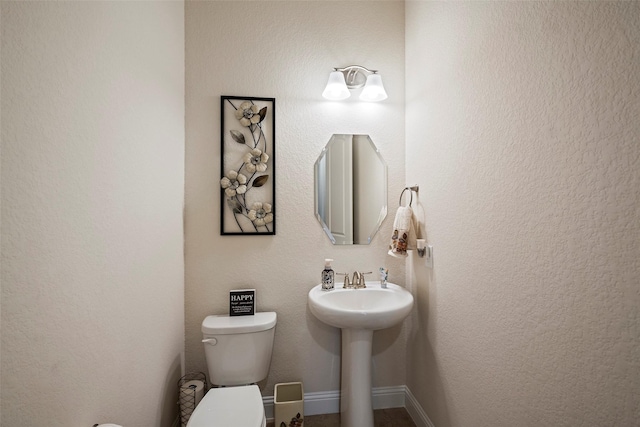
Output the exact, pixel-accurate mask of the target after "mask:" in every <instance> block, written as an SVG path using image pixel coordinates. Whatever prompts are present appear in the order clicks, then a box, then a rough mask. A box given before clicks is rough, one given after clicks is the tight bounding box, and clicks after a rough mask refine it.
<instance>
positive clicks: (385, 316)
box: [309, 283, 413, 427]
mask: <svg viewBox="0 0 640 427" xmlns="http://www.w3.org/2000/svg"><path fill="white" fill-rule="evenodd" d="M412 307H413V295H411V293H410V292H409V291H407V290H406V289H405V288H403V287H402V286H398V285H395V284H393V283H388V284H387V288H386V289H385V288H382V287H381V286H380V285H379V284H367V287H366V288H364V289H344V288H343V287H342V284H341V283H339V284H337V285H336V288H335V289H334V290H331V291H323V290H322V287H321V285H318V286H315V287H313V288H312V289H311V290H310V291H309V309H310V310H311V313H313V315H314V316H315V317H317V318H318V320H320V321H322V322H324V323H326V324H328V325H331V326H334V327H336V328H340V329H342V381H341V383H342V384H341V388H342V390H341V393H340V415H341V416H340V418H341V426H342V427H373V407H372V405H371V343H372V341H373V331H375V330H378V329H385V328H389V327H391V326H394V325H396V324H398V323H400V322H402V320H403V319H404V318H406V317H407V316H408V315H409V313H410V312H411V308H412Z"/></svg>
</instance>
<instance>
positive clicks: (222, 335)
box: [187, 312, 277, 427]
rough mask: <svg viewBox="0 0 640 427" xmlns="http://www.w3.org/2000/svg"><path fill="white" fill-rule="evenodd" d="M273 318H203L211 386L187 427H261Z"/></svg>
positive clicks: (261, 315)
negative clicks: (262, 389)
mask: <svg viewBox="0 0 640 427" xmlns="http://www.w3.org/2000/svg"><path fill="white" fill-rule="evenodd" d="M276 320H277V316H276V313H274V312H264V313H256V314H254V315H253V316H228V315H213V316H207V317H206V318H205V319H204V320H203V321H202V335H203V339H202V342H203V344H204V353H205V357H206V359H207V368H208V370H209V380H210V382H211V384H213V385H214V388H212V389H210V390H209V391H208V392H207V394H205V395H204V397H203V398H202V400H201V401H200V403H199V404H198V406H196V409H195V410H194V411H193V413H192V414H191V417H190V418H189V422H188V423H187V427H231V426H242V427H265V426H266V425H267V419H266V417H265V413H264V406H263V404H262V395H261V393H260V389H259V388H258V386H257V385H256V384H255V383H257V382H258V381H260V380H263V379H265V378H266V377H267V373H268V372H269V364H270V363H271V352H272V350H273V335H274V332H275V327H276Z"/></svg>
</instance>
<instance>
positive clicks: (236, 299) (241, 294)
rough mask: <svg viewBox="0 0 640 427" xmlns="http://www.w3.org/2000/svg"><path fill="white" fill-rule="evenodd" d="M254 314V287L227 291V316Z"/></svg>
mask: <svg viewBox="0 0 640 427" xmlns="http://www.w3.org/2000/svg"><path fill="white" fill-rule="evenodd" d="M254 314H256V290H255V289H237V290H232V291H229V316H252V315H254Z"/></svg>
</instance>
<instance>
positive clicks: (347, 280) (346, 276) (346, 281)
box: [337, 273, 353, 289]
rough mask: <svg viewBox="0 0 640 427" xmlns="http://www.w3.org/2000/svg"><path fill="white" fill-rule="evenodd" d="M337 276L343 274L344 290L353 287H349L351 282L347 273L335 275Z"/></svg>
mask: <svg viewBox="0 0 640 427" xmlns="http://www.w3.org/2000/svg"><path fill="white" fill-rule="evenodd" d="M337 274H344V282H343V283H342V287H343V288H344V289H347V288H351V287H353V286H352V285H351V282H350V281H349V273H337Z"/></svg>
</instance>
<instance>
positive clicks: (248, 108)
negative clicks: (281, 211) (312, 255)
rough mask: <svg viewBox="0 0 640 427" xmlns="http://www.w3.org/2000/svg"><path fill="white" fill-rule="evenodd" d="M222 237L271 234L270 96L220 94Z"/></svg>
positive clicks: (273, 225)
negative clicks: (255, 96)
mask: <svg viewBox="0 0 640 427" xmlns="http://www.w3.org/2000/svg"><path fill="white" fill-rule="evenodd" d="M221 108H222V113H221V116H222V123H221V129H222V132H221V133H222V141H221V143H222V167H221V179H220V188H221V190H222V191H221V219H220V234H222V235H229V234H230V235H247V234H248V235H255V234H266V235H274V234H275V233H276V223H275V213H274V202H275V167H274V161H275V99H274V98H254V97H244V98H243V97H232V96H222V97H221Z"/></svg>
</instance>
